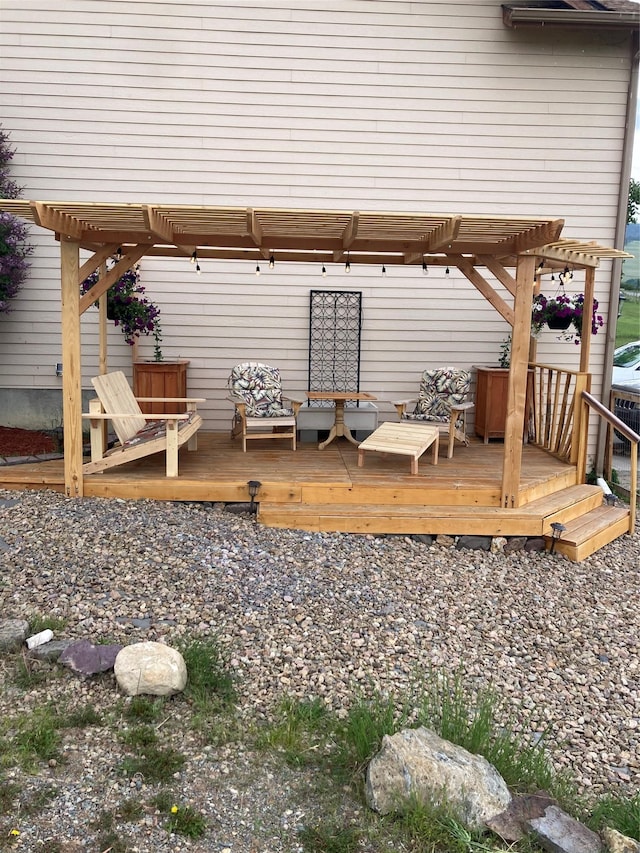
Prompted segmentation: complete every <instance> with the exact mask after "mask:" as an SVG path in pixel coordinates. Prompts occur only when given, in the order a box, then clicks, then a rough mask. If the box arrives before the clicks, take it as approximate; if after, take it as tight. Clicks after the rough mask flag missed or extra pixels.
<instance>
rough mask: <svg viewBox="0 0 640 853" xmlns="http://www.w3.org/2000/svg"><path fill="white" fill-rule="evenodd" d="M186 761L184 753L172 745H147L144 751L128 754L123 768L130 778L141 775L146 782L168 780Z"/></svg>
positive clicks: (122, 765) (123, 762)
mask: <svg viewBox="0 0 640 853" xmlns="http://www.w3.org/2000/svg"><path fill="white" fill-rule="evenodd" d="M184 762H185V757H184V755H183V754H182V753H181V752H178V751H177V750H175V749H172V748H171V747H168V748H166V749H163V748H161V747H157V746H147V747H145V748H144V752H142V753H139V754H137V755H132V756H127V757H126V758H125V759H124V760H123V761H122V764H121V769H122V772H123V773H124V774H125V775H126V776H128V777H129V778H132V777H133V776H138V775H140V776H142V777H143V779H144V780H145V782H151V783H153V782H168V781H170V780H171V779H172V778H173V774H174V773H177V772H178V770H180V769H181V768H182V766H183V765H184Z"/></svg>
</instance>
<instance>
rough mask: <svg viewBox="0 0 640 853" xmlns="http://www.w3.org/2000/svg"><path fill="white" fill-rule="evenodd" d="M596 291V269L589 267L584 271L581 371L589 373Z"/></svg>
mask: <svg viewBox="0 0 640 853" xmlns="http://www.w3.org/2000/svg"><path fill="white" fill-rule="evenodd" d="M594 291H595V270H594V269H593V267H587V268H586V270H585V271H584V308H583V311H582V337H581V338H580V372H581V373H588V371H589V357H590V356H591V317H592V315H593V294H594Z"/></svg>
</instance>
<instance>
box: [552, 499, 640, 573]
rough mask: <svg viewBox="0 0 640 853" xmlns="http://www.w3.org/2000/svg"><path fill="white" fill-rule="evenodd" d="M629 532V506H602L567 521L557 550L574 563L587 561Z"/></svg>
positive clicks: (556, 545) (556, 547)
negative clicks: (586, 559) (605, 546)
mask: <svg viewBox="0 0 640 853" xmlns="http://www.w3.org/2000/svg"><path fill="white" fill-rule="evenodd" d="M628 531H629V508H628V507H624V506H600V507H598V508H597V509H592V510H591V511H590V512H588V513H585V514H584V515H581V516H580V517H579V518H575V519H573V520H572V521H569V522H567V524H566V525H565V529H564V530H563V531H562V532H561V533H560V538H559V539H558V540H557V542H556V544H555V546H554V547H555V550H556V551H558V552H559V553H561V554H565V555H566V556H567V557H569V558H570V559H572V560H584V559H585V558H586V557H588V556H590V555H591V554H593V553H595V552H596V551H597V550H599V549H600V548H602V547H603V546H604V545H608V544H609V542H613V540H614V539H617V538H618V537H619V536H622V535H623V534H624V533H627V532H628ZM546 538H547V540H548V541H549V542H551V537H550V536H547V537H546Z"/></svg>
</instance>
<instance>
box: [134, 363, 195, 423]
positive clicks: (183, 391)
mask: <svg viewBox="0 0 640 853" xmlns="http://www.w3.org/2000/svg"><path fill="white" fill-rule="evenodd" d="M188 364H189V361H188V359H180V360H179V361H134V363H133V393H134V394H135V396H136V397H186V396H187V366H188ZM140 408H141V409H142V411H143V412H144V413H145V414H151V415H163V414H175V413H176V412H181V411H183V410H184V406H180V407H178V408H177V409H176V406H175V404H174V405H172V404H171V403H140Z"/></svg>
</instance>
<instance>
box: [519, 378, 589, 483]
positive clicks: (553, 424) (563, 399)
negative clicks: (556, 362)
mask: <svg viewBox="0 0 640 853" xmlns="http://www.w3.org/2000/svg"><path fill="white" fill-rule="evenodd" d="M529 372H530V373H529V375H530V379H529V391H528V401H527V406H528V432H529V441H530V442H531V443H532V444H536V445H537V446H538V447H542V448H543V449H544V450H548V451H549V453H553V455H554V456H557V457H558V458H559V459H563V460H564V461H565V462H570V463H571V464H573V465H578V466H579V464H580V457H581V456H584V464H586V442H585V443H584V444H585V446H584V447H581V442H580V440H579V438H578V436H580V433H581V430H582V428H583V426H585V427H586V422H585V424H584V425H583V424H582V422H581V421H582V414H583V412H582V409H581V408H580V407H579V406H576V400H579V399H580V396H581V394H582V393H583V392H585V391H589V390H590V387H591V375H590V374H589V373H581V372H579V371H576V370H564V369H563V368H560V367H554V366H553V365H550V364H535V363H532V364H530V365H529ZM584 414H585V415H586V414H588V413H587V412H585V413H584Z"/></svg>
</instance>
